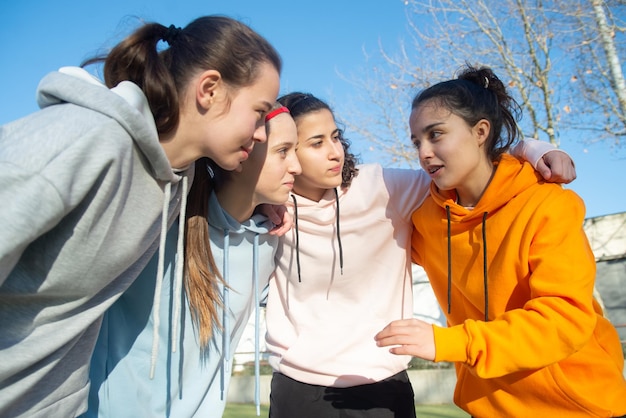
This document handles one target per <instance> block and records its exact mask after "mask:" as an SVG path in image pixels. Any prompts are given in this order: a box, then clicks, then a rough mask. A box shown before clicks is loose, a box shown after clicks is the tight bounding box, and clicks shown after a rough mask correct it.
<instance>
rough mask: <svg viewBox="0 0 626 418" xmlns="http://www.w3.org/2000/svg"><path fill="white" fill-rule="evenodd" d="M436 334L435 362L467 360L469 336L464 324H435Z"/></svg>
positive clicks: (462, 361)
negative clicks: (451, 325)
mask: <svg viewBox="0 0 626 418" xmlns="http://www.w3.org/2000/svg"><path fill="white" fill-rule="evenodd" d="M433 332H434V335H435V362H440V361H449V362H460V363H466V362H467V350H468V349H467V345H468V341H469V338H468V336H467V333H466V332H465V327H464V326H463V325H457V326H454V327H445V328H444V327H439V326H437V325H433Z"/></svg>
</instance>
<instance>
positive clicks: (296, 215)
mask: <svg viewBox="0 0 626 418" xmlns="http://www.w3.org/2000/svg"><path fill="white" fill-rule="evenodd" d="M333 190H334V191H335V202H336V209H335V219H336V226H337V244H338V246H339V269H340V272H341V274H342V275H343V247H342V245H341V232H340V229H339V192H338V191H337V188H334V189H333ZM291 200H293V217H294V226H295V232H296V268H297V270H298V283H301V282H302V274H301V267H300V232H299V231H298V202H297V201H296V196H295V195H294V194H292V195H291Z"/></svg>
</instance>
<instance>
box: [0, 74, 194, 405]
mask: <svg viewBox="0 0 626 418" xmlns="http://www.w3.org/2000/svg"><path fill="white" fill-rule="evenodd" d="M37 101H38V103H39V105H40V107H41V108H42V109H41V110H40V111H38V112H35V113H33V114H31V115H29V116H27V117H25V118H22V119H19V120H16V121H14V122H11V123H9V124H7V125H4V126H1V127H0V202H2V204H1V206H0V416H2V417H5V416H28V417H44V416H45V417H51V416H55V417H56V416H58V417H71V416H75V415H78V414H80V413H82V412H84V411H85V410H86V407H87V394H88V392H89V379H88V375H89V370H88V367H89V361H90V356H91V353H92V351H93V348H94V344H95V341H96V338H97V336H98V332H99V328H100V323H101V320H102V314H103V312H104V311H105V310H106V309H107V308H108V307H109V306H110V305H111V304H112V303H113V302H114V301H115V300H116V299H117V298H118V297H119V296H120V294H121V293H122V292H124V290H126V289H127V288H128V286H129V285H130V284H131V283H132V282H133V281H134V280H135V278H136V277H137V275H138V274H139V273H140V272H141V271H142V269H143V268H144V266H145V265H146V263H147V262H148V261H149V260H150V258H151V257H152V255H153V254H154V253H155V251H156V250H157V248H159V245H161V246H163V244H164V240H165V235H166V234H164V233H162V231H167V229H168V228H169V226H170V225H171V224H172V223H173V221H174V220H175V219H176V218H177V216H178V215H179V212H180V203H181V201H184V200H185V199H186V194H187V188H188V184H190V182H191V181H190V179H189V180H188V179H187V178H186V177H188V175H189V174H190V173H192V172H193V167H188V168H187V169H186V170H184V171H182V172H179V173H176V172H174V171H173V170H172V168H171V167H170V164H169V162H168V160H167V158H166V155H165V153H164V152H163V149H162V148H161V146H160V144H159V140H158V136H157V132H156V128H155V125H154V120H153V118H152V115H151V114H150V111H149V107H148V104H147V101H146V99H145V96H144V95H143V93H142V92H141V90H140V89H139V87H137V86H136V85H135V84H133V83H130V82H127V81H125V82H122V83H120V85H119V86H117V87H116V88H115V89H113V90H109V89H108V88H106V87H105V86H104V85H102V84H101V83H100V82H99V81H97V80H96V79H95V78H93V77H92V76H91V75H89V74H88V73H87V72H85V71H84V70H81V69H78V68H68V67H66V68H63V69H61V70H60V71H59V72H54V73H51V74H49V75H47V76H46V77H45V78H44V79H43V80H42V81H41V83H40V85H39V89H38V92H37ZM181 180H182V181H181ZM183 206H184V205H183ZM181 216H184V214H182V215H181ZM179 247H180V246H179Z"/></svg>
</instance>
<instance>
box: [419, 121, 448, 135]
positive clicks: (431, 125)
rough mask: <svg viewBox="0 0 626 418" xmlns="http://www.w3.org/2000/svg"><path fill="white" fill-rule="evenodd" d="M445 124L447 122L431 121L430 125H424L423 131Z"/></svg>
mask: <svg viewBox="0 0 626 418" xmlns="http://www.w3.org/2000/svg"><path fill="white" fill-rule="evenodd" d="M443 124H445V122H435V123H431V124H430V125H427V126H424V129H422V133H426V132H428V131H430V130H431V129H433V128H434V127H436V126H439V125H443Z"/></svg>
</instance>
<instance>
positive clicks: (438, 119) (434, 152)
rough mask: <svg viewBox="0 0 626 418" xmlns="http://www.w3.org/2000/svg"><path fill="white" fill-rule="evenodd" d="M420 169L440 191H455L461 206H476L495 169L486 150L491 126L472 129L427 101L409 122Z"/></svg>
mask: <svg viewBox="0 0 626 418" xmlns="http://www.w3.org/2000/svg"><path fill="white" fill-rule="evenodd" d="M409 125H410V128H411V141H413V144H414V145H415V146H416V147H417V149H418V152H419V160H420V165H421V166H422V168H423V169H424V171H426V173H428V174H429V175H430V177H431V179H432V180H433V181H434V182H435V184H436V185H437V187H438V188H439V189H440V190H453V189H456V192H457V196H458V200H459V204H462V205H464V206H474V205H475V204H476V203H477V202H478V199H480V196H481V195H482V193H483V191H484V189H485V188H486V187H487V184H488V183H489V179H490V178H491V173H492V172H493V165H492V164H491V161H489V159H488V158H487V154H486V152H485V150H484V144H485V141H486V139H487V137H488V135H489V129H490V124H489V122H488V121H487V120H485V119H482V120H480V121H479V122H478V123H476V125H474V126H469V125H468V124H467V123H466V122H465V120H463V119H462V118H461V117H459V116H457V115H455V114H453V113H452V112H450V111H449V110H448V109H446V108H444V107H442V106H438V105H437V104H435V103H433V102H432V101H426V102H424V103H422V104H420V105H419V106H418V107H417V108H415V109H413V111H412V112H411V116H410V118H409Z"/></svg>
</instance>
